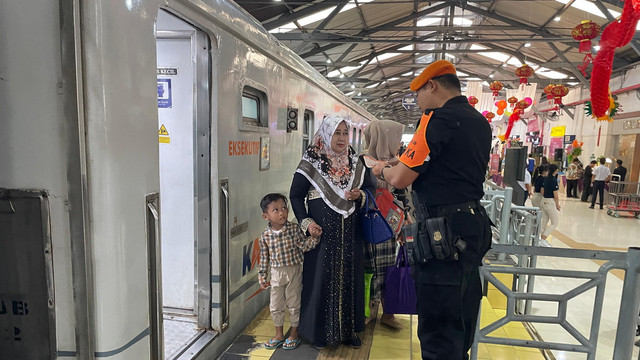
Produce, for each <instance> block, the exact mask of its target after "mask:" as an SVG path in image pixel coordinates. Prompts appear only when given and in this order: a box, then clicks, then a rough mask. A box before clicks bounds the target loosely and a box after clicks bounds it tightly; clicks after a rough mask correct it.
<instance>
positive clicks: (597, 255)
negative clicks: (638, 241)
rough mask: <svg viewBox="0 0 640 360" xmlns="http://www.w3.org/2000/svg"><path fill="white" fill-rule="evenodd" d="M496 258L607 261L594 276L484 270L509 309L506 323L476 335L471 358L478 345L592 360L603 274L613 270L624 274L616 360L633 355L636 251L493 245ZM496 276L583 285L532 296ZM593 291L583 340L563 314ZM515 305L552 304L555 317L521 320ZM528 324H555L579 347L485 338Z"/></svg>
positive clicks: (638, 298)
mask: <svg viewBox="0 0 640 360" xmlns="http://www.w3.org/2000/svg"><path fill="white" fill-rule="evenodd" d="M494 248H495V249H496V250H497V251H499V252H504V253H507V254H512V255H516V256H520V255H526V256H533V255H539V256H549V257H561V258H567V259H590V260H605V261H607V262H606V263H604V264H603V265H601V266H600V267H599V269H598V271H595V272H589V271H575V270H560V269H537V268H528V267H519V266H518V267H504V266H483V267H482V268H481V269H480V274H481V276H482V278H483V279H485V280H487V281H488V282H489V283H491V284H493V285H494V286H495V287H496V288H497V289H498V290H500V291H501V292H502V293H503V294H504V295H505V296H506V297H507V309H506V314H505V316H504V317H502V318H500V319H498V320H496V321H494V322H493V323H491V324H489V325H487V326H485V327H483V328H480V326H479V322H478V328H477V331H476V336H475V341H474V344H473V347H472V349H471V356H472V357H471V358H472V359H477V353H478V349H477V346H478V343H480V342H482V343H487V344H500V345H511V346H521V347H530V348H539V349H550V350H564V351H573V352H581V353H585V354H587V359H588V360H595V356H596V348H597V344H598V334H599V330H600V320H601V317H602V305H603V300H604V294H605V284H606V280H607V274H608V273H609V271H611V270H613V269H622V270H625V271H626V275H625V280H624V285H623V289H622V300H621V303H620V310H619V316H618V326H617V332H616V338H615V345H614V354H613V359H614V360H628V359H631V356H632V354H633V346H634V340H635V339H634V337H635V327H636V323H637V318H638V310H637V309H638V308H639V307H640V287H639V286H638V285H639V284H638V279H639V277H638V272H639V271H640V248H629V251H628V252H626V253H625V252H614V251H593V250H580V249H559V248H544V247H536V246H523V245H502V244H497V245H494ZM494 273H506V274H513V275H536V276H548V277H555V278H558V277H561V278H572V279H585V280H587V281H586V282H584V283H582V284H579V285H577V286H576V287H574V288H573V289H570V290H569V291H567V292H565V293H563V294H544V293H536V292H533V291H532V289H527V291H526V292H520V291H517V290H512V289H509V288H507V286H505V285H504V284H503V283H502V282H500V280H498V279H497V278H496V277H495V276H494V275H493V274H494ZM591 289H596V293H595V297H594V304H593V306H594V307H593V313H592V315H591V325H590V329H589V331H588V334H587V335H585V334H583V333H581V332H580V331H579V330H577V329H576V327H575V326H573V324H571V322H570V321H569V320H568V318H567V310H568V305H569V300H571V299H574V298H575V297H577V296H578V295H581V294H583V293H585V292H587V291H588V290H591ZM518 300H529V301H546V302H556V303H557V304H558V311H557V314H556V315H555V316H546V315H532V314H531V313H528V314H527V313H525V314H520V313H518V311H517V310H516V303H517V301H518ZM512 321H517V322H528V323H545V324H557V325H559V326H561V327H562V328H563V329H564V330H566V331H567V332H568V333H569V334H570V335H571V336H572V337H573V338H574V339H575V340H576V341H577V342H578V344H572V343H567V342H553V341H536V340H522V339H509V338H503V337H497V336H489V334H490V333H492V332H493V331H495V330H497V329H499V328H500V327H502V326H504V325H506V324H508V323H509V322H512Z"/></svg>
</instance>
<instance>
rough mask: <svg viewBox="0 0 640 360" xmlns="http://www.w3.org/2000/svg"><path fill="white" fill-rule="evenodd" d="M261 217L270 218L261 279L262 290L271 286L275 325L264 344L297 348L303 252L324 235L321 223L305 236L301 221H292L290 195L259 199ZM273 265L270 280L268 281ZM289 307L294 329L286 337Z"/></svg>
mask: <svg viewBox="0 0 640 360" xmlns="http://www.w3.org/2000/svg"><path fill="white" fill-rule="evenodd" d="M260 208H261V209H262V218H263V219H265V220H267V221H268V224H267V228H266V229H265V230H264V232H263V233H262V236H261V237H260V270H259V271H258V281H259V282H260V287H261V288H262V289H267V288H268V287H269V286H271V301H270V304H269V310H271V317H272V318H273V323H274V325H275V327H276V336H274V337H273V338H272V339H271V340H269V341H267V342H266V343H265V344H264V347H266V348H267V349H276V348H277V347H279V346H280V345H282V348H283V349H286V350H292V349H295V348H297V347H298V345H299V344H300V339H298V323H299V321H300V297H301V293H302V260H303V254H302V253H303V251H309V250H311V249H313V248H315V247H316V245H317V244H318V242H319V241H320V235H322V228H321V227H320V226H318V225H315V226H313V227H311V226H310V227H309V230H308V231H309V233H310V234H311V236H310V237H305V236H304V235H303V234H302V231H301V230H300V227H299V226H298V224H294V223H291V222H289V221H288V220H287V219H288V217H289V207H288V205H287V198H286V197H284V195H282V194H273V193H272V194H267V195H265V196H264V197H263V198H262V200H261V201H260ZM269 267H271V272H270V273H271V281H270V282H269V281H267V276H268V274H269ZM285 306H286V308H287V309H288V310H289V321H290V323H291V332H290V333H289V337H288V338H287V339H286V340H285V338H284V334H283V328H284V310H285Z"/></svg>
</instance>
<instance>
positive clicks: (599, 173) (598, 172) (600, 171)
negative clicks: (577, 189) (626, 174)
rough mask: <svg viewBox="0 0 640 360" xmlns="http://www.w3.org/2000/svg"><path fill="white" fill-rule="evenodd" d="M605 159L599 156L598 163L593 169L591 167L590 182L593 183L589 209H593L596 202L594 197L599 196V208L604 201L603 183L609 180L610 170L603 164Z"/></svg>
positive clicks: (601, 207)
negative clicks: (591, 175)
mask: <svg viewBox="0 0 640 360" xmlns="http://www.w3.org/2000/svg"><path fill="white" fill-rule="evenodd" d="M606 161H607V160H606V159H605V158H600V165H598V166H597V167H596V168H595V169H593V178H591V183H592V184H593V197H592V198H591V206H589V209H593V208H594V206H595V204H596V197H597V196H598V195H599V196H600V210H602V209H603V206H602V205H603V203H604V184H605V183H606V182H608V181H609V180H611V171H609V168H608V167H607V166H606V165H605V164H604V163H605V162H606Z"/></svg>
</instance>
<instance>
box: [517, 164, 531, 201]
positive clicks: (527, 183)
mask: <svg viewBox="0 0 640 360" xmlns="http://www.w3.org/2000/svg"><path fill="white" fill-rule="evenodd" d="M518 184H519V185H520V187H522V189H523V190H524V200H522V204H518V205H522V206H524V203H526V202H527V198H529V196H531V193H532V191H531V174H529V171H527V170H525V171H524V181H521V180H518Z"/></svg>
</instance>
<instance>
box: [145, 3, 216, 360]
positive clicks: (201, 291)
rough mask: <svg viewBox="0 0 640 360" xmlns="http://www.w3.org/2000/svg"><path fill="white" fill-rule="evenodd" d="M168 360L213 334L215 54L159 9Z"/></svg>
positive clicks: (164, 318) (196, 34) (163, 276)
mask: <svg viewBox="0 0 640 360" xmlns="http://www.w3.org/2000/svg"><path fill="white" fill-rule="evenodd" d="M156 42H157V80H158V87H157V89H158V128H159V130H158V138H159V160H160V234H161V236H160V239H161V240H160V243H161V246H160V251H161V256H160V258H161V260H160V263H161V264H159V266H158V267H160V268H161V279H162V280H161V289H162V291H161V299H162V302H161V303H162V316H159V317H160V318H161V321H160V324H162V325H161V326H159V327H160V328H161V330H160V331H162V332H163V333H162V334H159V335H160V336H161V338H163V339H164V341H163V343H164V354H165V358H167V359H169V358H177V357H178V356H180V354H182V353H184V352H185V351H186V350H187V349H189V347H190V346H191V345H192V344H193V343H194V342H196V340H197V339H198V338H199V337H200V336H201V335H202V334H203V331H202V329H207V328H210V319H211V317H210V314H211V313H210V308H211V305H210V304H211V283H210V274H211V230H210V229H211V224H210V220H211V202H210V199H211V197H210V190H209V188H210V168H211V164H210V134H211V130H210V121H209V119H210V113H211V112H210V101H209V94H210V80H209V78H210V72H209V68H210V57H209V56H210V55H209V54H210V52H209V41H208V37H207V35H206V34H204V33H203V32H201V31H199V30H198V29H196V28H194V27H193V26H191V25H190V24H188V23H186V22H184V21H182V20H180V19H179V18H177V17H175V16H173V15H172V14H170V13H168V12H165V11H160V12H159V13H158V21H157V28H156Z"/></svg>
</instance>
